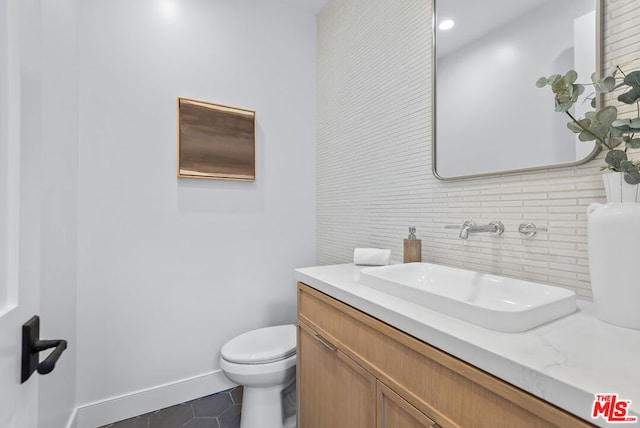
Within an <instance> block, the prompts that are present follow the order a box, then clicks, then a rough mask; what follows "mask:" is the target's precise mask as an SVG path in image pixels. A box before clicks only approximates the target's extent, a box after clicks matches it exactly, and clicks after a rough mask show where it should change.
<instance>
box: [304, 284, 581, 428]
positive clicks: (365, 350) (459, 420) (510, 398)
mask: <svg viewBox="0 0 640 428" xmlns="http://www.w3.org/2000/svg"><path fill="white" fill-rule="evenodd" d="M298 317H299V319H300V320H302V321H303V322H305V323H307V324H309V325H310V326H311V327H312V328H313V329H315V330H316V331H318V332H319V333H320V334H322V335H323V336H324V337H326V338H327V339H328V340H330V341H331V342H332V343H333V345H334V346H336V347H337V348H339V349H341V350H342V351H343V352H344V353H345V354H346V355H348V356H349V357H351V358H352V359H353V360H354V361H356V362H357V363H358V364H360V365H361V366H362V367H364V368H365V369H366V370H368V371H370V372H371V373H372V374H373V375H374V376H375V377H376V378H378V379H379V380H380V381H381V382H382V383H383V384H385V385H387V386H388V387H390V388H391V389H392V390H394V391H396V392H397V393H398V394H400V395H401V396H402V397H403V398H404V399H405V400H406V401H407V402H408V403H410V404H411V405H413V406H415V407H416V408H417V409H418V410H419V411H421V412H422V413H424V414H425V415H427V416H428V417H429V418H431V419H433V420H434V421H435V422H437V423H438V424H439V425H441V426H442V427H456V426H461V427H469V426H474V427H481V426H486V427H514V426H517V427H548V426H558V427H563V428H566V427H586V426H592V425H590V424H588V423H586V422H585V421H583V420H582V419H579V418H577V417H575V416H573V415H571V414H570V413H567V412H565V411H563V410H562V409H559V408H557V407H555V406H553V405H551V404H549V403H547V402H546V401H544V400H541V399H539V398H537V397H535V396H533V395H531V394H529V393H527V392H525V391H522V390H520V389H518V388H516V387H514V386H512V385H510V384H508V383H506V382H504V381H502V380H500V379H498V378H496V377H494V376H492V375H490V374H488V373H486V372H483V371H481V370H479V369H477V368H475V367H473V366H471V365H470V364H468V363H465V362H464V361H462V360H459V359H457V358H455V357H452V356H451V355H449V354H446V353H445V352H442V351H440V350H439V349H436V348H434V347H432V346H430V345H428V344H426V343H424V342H422V341H420V340H418V339H416V338H414V337H412V336H410V335H407V334H406V333H403V332H401V331H400V330H397V329H396V328H394V327H391V326H389V325H387V324H385V323H383V322H381V321H379V320H377V319H375V318H373V317H371V316H369V315H366V314H364V313H363V312H360V311H359V310H356V309H354V308H352V307H350V306H348V305H345V304H344V303H341V302H339V301H338V300H335V299H333V298H331V297H329V296H327V295H325V294H323V293H320V292H318V291H317V290H314V289H313V288H311V287H309V286H307V285H305V284H302V283H299V284H298Z"/></svg>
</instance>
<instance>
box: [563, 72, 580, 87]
mask: <svg viewBox="0 0 640 428" xmlns="http://www.w3.org/2000/svg"><path fill="white" fill-rule="evenodd" d="M576 80H578V73H576V71H575V70H569V71H567V74H565V76H564V81H565V82H567V83H568V84H570V85H571V84H572V83H573V82H575V81H576Z"/></svg>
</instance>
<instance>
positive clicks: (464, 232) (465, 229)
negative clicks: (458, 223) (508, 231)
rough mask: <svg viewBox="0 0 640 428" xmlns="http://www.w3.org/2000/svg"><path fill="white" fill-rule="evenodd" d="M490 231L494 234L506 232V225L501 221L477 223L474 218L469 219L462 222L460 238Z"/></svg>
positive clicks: (498, 234)
mask: <svg viewBox="0 0 640 428" xmlns="http://www.w3.org/2000/svg"><path fill="white" fill-rule="evenodd" d="M479 232H489V234H491V235H493V236H500V235H502V233H503V232H504V225H503V224H502V223H501V222H499V221H492V222H490V223H489V224H480V225H478V224H476V222H475V221H473V220H467V221H465V222H464V223H462V228H461V229H460V239H469V234H471V233H479Z"/></svg>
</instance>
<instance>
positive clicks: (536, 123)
mask: <svg viewBox="0 0 640 428" xmlns="http://www.w3.org/2000/svg"><path fill="white" fill-rule="evenodd" d="M600 8H601V2H600V0H518V1H513V0H482V1H478V0H435V8H434V11H435V18H434V41H435V47H434V48H435V55H434V57H435V59H434V105H435V109H434V127H435V130H434V133H433V135H434V137H433V171H434V174H435V175H436V177H438V178H440V179H453V178H464V177H474V176H484V175H491V174H501V173H505V172H513V171H523V170H533V169H541V168H549V167H554V166H568V165H576V164H579V163H583V162H586V161H588V160H590V159H592V158H593V157H594V156H595V155H596V154H597V152H598V148H597V146H596V145H595V144H594V143H593V142H588V143H585V142H580V141H578V140H577V137H576V135H575V134H574V133H572V132H570V131H569V130H568V129H567V127H566V124H567V122H568V118H567V117H566V116H565V115H563V114H559V113H556V112H555V111H554V101H553V94H551V92H550V91H549V90H548V89H546V90H544V89H539V88H536V86H535V83H536V80H538V78H539V77H541V76H549V75H552V74H564V73H566V72H567V71H568V70H570V69H574V70H576V71H577V72H578V75H579V79H578V82H579V83H590V82H591V74H592V73H593V72H594V71H596V70H597V71H600V70H601V67H602V65H601V54H600V49H601V46H600V45H601V42H600V39H601V34H600V29H601V25H600V19H601V18H600V17H601V9H600ZM446 20H451V21H453V27H452V28H450V29H439V28H438V27H439V26H442V23H443V22H445V21H446ZM445 27H446V23H445ZM589 92H590V91H589V90H587V91H585V95H589V96H593V93H589ZM576 106H577V107H576V111H574V113H575V114H577V115H579V116H583V114H584V112H585V111H588V110H591V108H590V106H589V103H588V102H586V103H580V102H579V103H577V104H576Z"/></svg>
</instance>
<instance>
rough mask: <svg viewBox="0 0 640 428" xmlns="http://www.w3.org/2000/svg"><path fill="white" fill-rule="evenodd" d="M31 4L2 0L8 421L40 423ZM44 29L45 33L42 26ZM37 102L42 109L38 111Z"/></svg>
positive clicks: (1, 278) (2, 371)
mask: <svg viewBox="0 0 640 428" xmlns="http://www.w3.org/2000/svg"><path fill="white" fill-rule="evenodd" d="M32 6H33V4H32V2H31V1H26V2H21V1H16V0H0V20H1V21H2V22H1V23H0V403H2V404H1V405H0V426H2V427H9V428H14V427H16V428H24V427H34V426H36V424H37V416H38V415H37V401H38V379H37V378H35V379H31V380H30V381H29V382H28V383H25V384H21V381H20V375H21V370H20V369H21V352H22V348H21V344H22V331H21V326H22V324H23V323H25V322H26V321H27V320H28V319H29V318H31V316H33V315H34V314H36V313H37V310H38V306H39V298H38V293H39V279H40V278H39V276H40V269H39V258H40V238H39V229H40V227H39V226H40V208H39V195H40V189H39V185H40V179H39V177H38V173H37V166H38V161H37V159H38V156H39V147H38V145H39V131H40V129H39V126H38V123H37V118H36V120H35V121H34V123H33V124H32V125H31V126H27V124H25V122H24V115H25V112H28V111H35V115H36V116H37V115H38V113H37V112H38V111H39V88H38V86H37V85H34V84H33V82H32V81H30V79H31V78H32V77H33V75H31V74H29V73H28V71H30V70H28V69H27V68H28V67H30V66H31V65H32V63H31V61H32V60H34V58H33V57H31V58H30V57H29V53H28V51H29V50H30V49H32V48H33V47H34V43H36V42H37V36H36V35H32V36H29V35H28V34H26V33H25V31H24V30H23V29H24V24H25V21H24V20H25V19H26V18H27V17H28V16H30V10H29V8H30V7H32ZM36 33H37V31H36ZM34 107H35V108H34Z"/></svg>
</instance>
